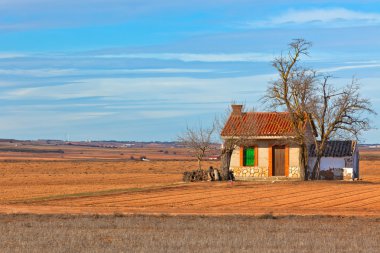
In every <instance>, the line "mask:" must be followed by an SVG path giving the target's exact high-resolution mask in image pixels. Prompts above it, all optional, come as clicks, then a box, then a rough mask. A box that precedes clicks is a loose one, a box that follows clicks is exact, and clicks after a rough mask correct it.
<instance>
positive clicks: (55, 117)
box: [0, 0, 380, 143]
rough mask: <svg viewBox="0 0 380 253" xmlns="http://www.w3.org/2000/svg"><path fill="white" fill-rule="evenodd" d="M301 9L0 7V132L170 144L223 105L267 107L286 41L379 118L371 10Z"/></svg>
mask: <svg viewBox="0 0 380 253" xmlns="http://www.w3.org/2000/svg"><path fill="white" fill-rule="evenodd" d="M305 2H306V1H290V0H288V1H283V0H279V1H272V0H268V1H247V0H234V1H231V0H218V1H210V0H203V1H200V0H192V1H182V0H178V1H168V0H162V1H147V0H124V1H121V0H79V1H78V0H76V1H73V0H65V1H51V0H1V1H0V14H1V15H0V31H1V32H0V76H1V79H0V97H1V100H0V103H1V107H2V110H1V111H0V119H1V125H0V137H1V138H17V139H64V138H66V137H65V136H66V135H69V136H70V138H71V139H73V140H87V139H90V140H110V139H114V140H143V141H149V140H160V141H165V140H169V141H170V140H175V139H176V137H177V135H178V134H180V133H181V132H182V131H183V130H184V129H185V128H186V125H190V126H191V125H198V124H202V125H207V124H210V123H211V121H212V120H213V119H214V118H215V116H216V115H219V114H222V113H223V112H224V111H225V110H226V108H227V107H228V106H229V104H230V103H231V101H237V102H242V103H245V104H246V105H247V106H248V107H255V108H256V110H264V109H265V107H264V105H262V103H261V102H260V101H259V99H260V97H261V96H262V95H263V94H264V92H265V89H266V87H267V85H268V82H270V81H271V80H273V79H274V78H275V76H274V74H275V72H274V69H273V68H272V67H271V60H272V59H273V58H274V57H275V56H277V55H279V54H280V53H281V51H282V50H285V49H286V47H287V44H288V43H289V42H290V41H291V39H293V38H304V39H306V40H309V41H312V42H313V48H312V49H311V57H309V58H305V64H308V65H310V66H312V67H314V68H316V69H318V70H320V71H322V72H325V73H331V74H332V75H334V76H335V79H334V82H336V83H337V85H342V84H345V83H348V82H350V80H351V78H352V77H353V76H355V77H356V78H357V79H358V80H359V82H360V84H361V88H362V90H361V92H362V94H363V96H365V97H368V98H370V99H371V101H372V103H373V105H374V108H375V110H376V111H377V112H379V113H380V96H379V94H380V3H377V1H366V0H363V1H360V3H359V1H350V0H346V1H324V0H319V1H307V3H305ZM372 122H373V126H374V127H376V128H378V127H379V126H380V118H379V116H374V117H372ZM363 140H364V141H366V142H367V143H374V142H380V132H379V130H377V129H374V130H371V131H369V132H367V133H365V134H364V135H363Z"/></svg>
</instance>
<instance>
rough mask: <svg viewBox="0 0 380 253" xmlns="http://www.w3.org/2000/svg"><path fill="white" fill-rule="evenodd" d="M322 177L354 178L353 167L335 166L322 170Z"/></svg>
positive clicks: (333, 178) (320, 174)
mask: <svg viewBox="0 0 380 253" xmlns="http://www.w3.org/2000/svg"><path fill="white" fill-rule="evenodd" d="M319 176H320V178H321V179H325V180H352V179H353V169H352V168H342V169H341V168H333V169H329V170H321V171H320V173H319Z"/></svg>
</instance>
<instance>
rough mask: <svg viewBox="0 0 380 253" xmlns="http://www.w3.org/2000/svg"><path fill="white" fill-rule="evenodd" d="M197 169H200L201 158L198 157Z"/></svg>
mask: <svg viewBox="0 0 380 253" xmlns="http://www.w3.org/2000/svg"><path fill="white" fill-rule="evenodd" d="M198 170H202V165H201V159H199V158H198Z"/></svg>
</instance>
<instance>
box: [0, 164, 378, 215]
mask: <svg viewBox="0 0 380 253" xmlns="http://www.w3.org/2000/svg"><path fill="white" fill-rule="evenodd" d="M218 163H219V162H207V163H205V164H204V166H205V167H206V166H209V165H213V166H215V167H219V164H218ZM190 169H196V162H195V161H150V162H142V161H127V160H125V161H118V160H115V161H102V160H100V161H95V160H77V161H65V160H60V161H41V160H37V161H3V162H1V163H0V176H1V177H0V185H1V188H0V212H2V213H18V212H22V213H82V214H83V213H99V214H112V213H147V214H162V213H165V214H207V215H220V214H242V215H259V214H265V213H273V214H275V215H343V216H380V187H379V186H380V161H378V160H371V161H369V160H365V161H362V162H361V176H362V180H360V181H354V182H342V181H340V182H339V181H319V182H295V181H283V182H234V183H230V182H203V183H182V182H181V179H182V173H183V171H185V170H190Z"/></svg>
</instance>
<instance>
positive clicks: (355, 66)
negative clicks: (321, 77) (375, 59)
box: [319, 63, 380, 72]
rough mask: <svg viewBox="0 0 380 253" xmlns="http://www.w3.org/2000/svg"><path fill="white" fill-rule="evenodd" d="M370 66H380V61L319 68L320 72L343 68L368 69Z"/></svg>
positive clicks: (335, 70)
mask: <svg viewBox="0 0 380 253" xmlns="http://www.w3.org/2000/svg"><path fill="white" fill-rule="evenodd" d="M368 68H380V63H377V64H362V65H346V66H337V67H331V68H323V69H319V72H337V71H342V70H351V69H368Z"/></svg>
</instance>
